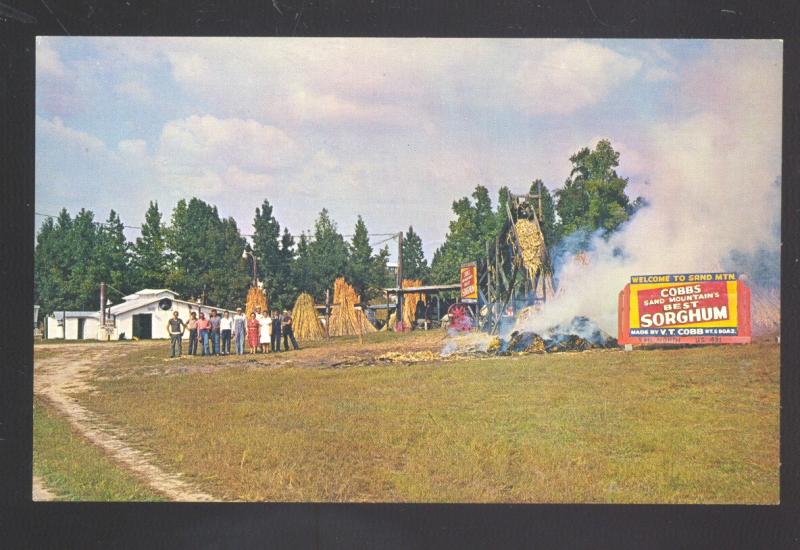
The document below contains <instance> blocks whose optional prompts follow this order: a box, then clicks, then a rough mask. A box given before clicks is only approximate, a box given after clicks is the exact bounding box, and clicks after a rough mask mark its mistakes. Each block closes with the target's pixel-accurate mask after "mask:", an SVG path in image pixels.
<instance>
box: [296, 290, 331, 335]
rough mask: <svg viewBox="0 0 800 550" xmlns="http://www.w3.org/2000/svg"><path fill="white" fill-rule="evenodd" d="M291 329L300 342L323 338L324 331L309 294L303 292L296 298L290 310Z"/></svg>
mask: <svg viewBox="0 0 800 550" xmlns="http://www.w3.org/2000/svg"><path fill="white" fill-rule="evenodd" d="M292 327H293V330H294V335H295V336H296V337H297V338H300V339H302V340H321V339H322V338H324V337H325V329H323V328H322V323H320V322H319V317H318V316H317V310H316V308H315V307H314V298H312V297H311V294H308V293H307V292H303V293H302V294H300V296H298V297H297V300H296V301H295V303H294V308H292Z"/></svg>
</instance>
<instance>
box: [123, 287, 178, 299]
mask: <svg viewBox="0 0 800 550" xmlns="http://www.w3.org/2000/svg"><path fill="white" fill-rule="evenodd" d="M165 292H167V293H169V294H172V295H173V296H177V295H178V293H177V292H175V291H174V290H170V289H168V288H143V289H142V290H139V291H137V292H134V293H133V294H128V295H127V296H123V297H122V299H123V300H138V299H140V298H145V297H147V296H153V295H155V294H163V293H165Z"/></svg>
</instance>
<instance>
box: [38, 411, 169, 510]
mask: <svg viewBox="0 0 800 550" xmlns="http://www.w3.org/2000/svg"><path fill="white" fill-rule="evenodd" d="M33 473H34V474H35V475H37V476H39V477H41V478H42V479H43V480H44V481H45V483H46V485H47V487H48V488H49V489H50V490H51V491H52V492H53V493H54V494H56V495H57V496H58V497H59V500H75V501H113V500H125V501H130V500H142V501H153V500H164V498H163V497H162V496H161V495H160V494H159V493H156V492H154V491H152V490H150V489H149V488H148V487H147V484H145V483H143V482H142V481H141V480H139V479H137V478H135V477H134V476H132V475H130V474H129V473H128V472H126V471H125V470H123V469H122V468H120V467H119V466H117V465H116V464H115V463H114V462H113V461H111V460H110V459H109V458H108V457H106V456H105V455H104V454H103V453H102V452H101V451H100V450H99V449H97V448H95V447H94V446H92V445H91V444H90V443H89V442H88V441H87V440H85V439H84V438H83V437H81V436H80V435H78V434H76V433H75V432H74V431H73V430H72V428H71V427H70V426H69V424H68V423H67V421H66V420H64V419H63V418H61V417H60V416H59V415H58V413H57V412H56V411H55V410H54V409H53V407H51V406H50V405H48V404H47V403H46V402H45V401H43V400H42V399H38V398H36V399H34V402H33Z"/></svg>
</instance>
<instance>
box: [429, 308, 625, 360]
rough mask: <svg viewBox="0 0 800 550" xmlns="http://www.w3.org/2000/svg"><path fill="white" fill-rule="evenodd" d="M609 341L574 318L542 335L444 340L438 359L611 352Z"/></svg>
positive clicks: (594, 326)
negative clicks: (459, 356)
mask: <svg viewBox="0 0 800 550" xmlns="http://www.w3.org/2000/svg"><path fill="white" fill-rule="evenodd" d="M615 347H617V340H616V338H614V337H612V336H611V335H609V334H608V333H606V332H603V330H601V329H600V327H598V326H597V324H596V323H594V322H593V321H592V320H590V319H589V318H587V317H583V316H578V317H575V318H573V319H572V320H571V321H570V322H569V323H562V324H560V325H556V326H553V327H550V328H548V329H547V330H546V331H544V332H543V333H542V334H537V333H535V332H533V331H529V330H514V331H513V332H512V333H511V334H510V335H509V337H508V338H507V339H501V338H499V337H497V336H491V335H489V334H486V333H483V332H479V333H470V334H467V335H464V336H458V337H453V338H448V340H447V342H446V343H445V347H444V349H443V350H442V353H441V355H442V356H443V357H447V356H449V355H454V354H459V355H462V354H466V355H476V354H484V353H485V354H496V355H509V354H511V353H555V352H560V351H586V350H589V349H602V348H615Z"/></svg>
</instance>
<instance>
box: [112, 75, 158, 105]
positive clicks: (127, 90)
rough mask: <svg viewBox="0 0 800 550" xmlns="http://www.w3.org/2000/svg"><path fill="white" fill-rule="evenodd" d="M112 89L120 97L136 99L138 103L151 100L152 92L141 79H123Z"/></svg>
mask: <svg viewBox="0 0 800 550" xmlns="http://www.w3.org/2000/svg"><path fill="white" fill-rule="evenodd" d="M114 91H115V92H116V93H118V94H119V95H121V96H122V97H125V98H128V99H131V100H133V101H137V102H140V103H150V102H152V101H153V92H152V90H150V88H149V87H148V86H147V84H145V83H144V82H142V81H141V80H135V79H130V80H124V81H122V82H120V83H119V84H117V85H116V86H114Z"/></svg>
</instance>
